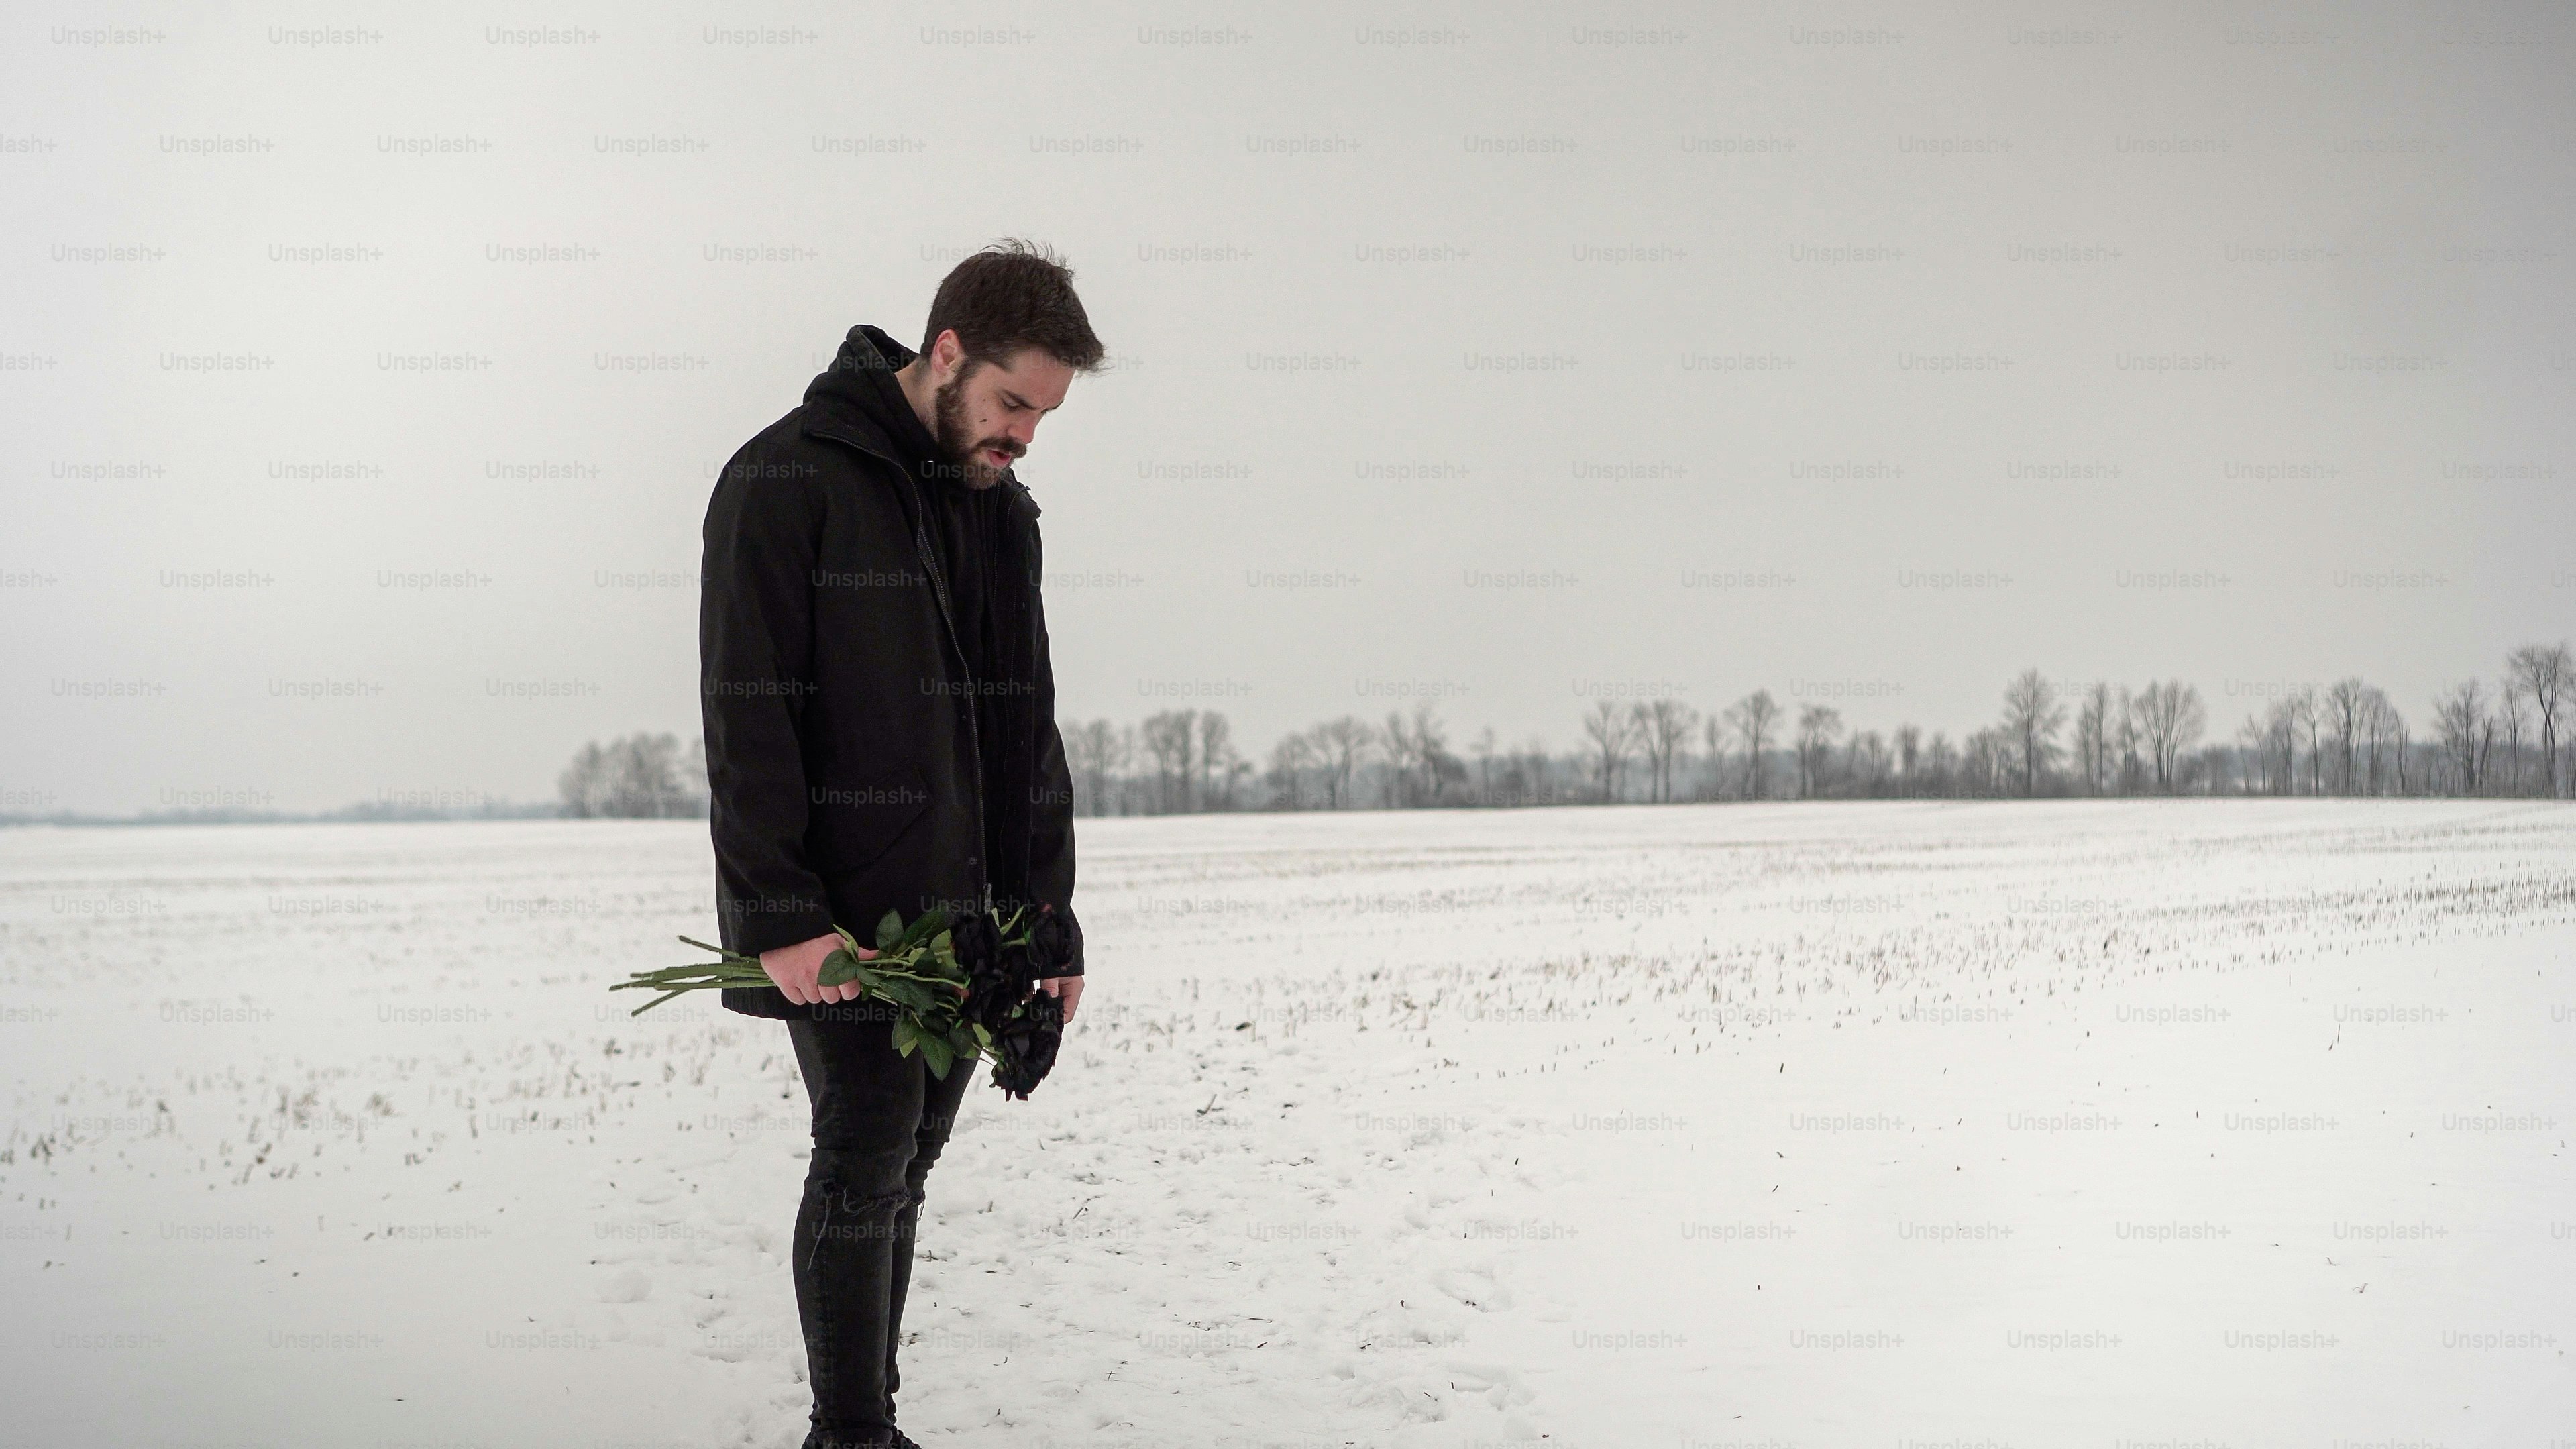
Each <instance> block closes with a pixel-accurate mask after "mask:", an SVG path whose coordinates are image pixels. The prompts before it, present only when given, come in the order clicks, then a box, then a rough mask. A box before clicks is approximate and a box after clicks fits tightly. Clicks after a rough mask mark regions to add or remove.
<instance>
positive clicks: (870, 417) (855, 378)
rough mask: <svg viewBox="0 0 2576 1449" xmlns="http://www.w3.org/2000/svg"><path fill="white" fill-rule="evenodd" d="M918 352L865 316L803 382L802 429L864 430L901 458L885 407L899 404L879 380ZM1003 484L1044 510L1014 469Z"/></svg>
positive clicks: (1027, 506) (882, 449)
mask: <svg viewBox="0 0 2576 1449" xmlns="http://www.w3.org/2000/svg"><path fill="white" fill-rule="evenodd" d="M919 355H920V354H918V353H916V352H914V351H913V350H912V349H911V348H909V347H906V346H904V345H903V344H902V343H900V342H897V341H896V340H894V338H892V337H890V336H888V335H887V334H886V331H885V329H884V328H882V327H876V326H872V325H870V324H868V323H865V322H862V323H860V324H859V325H858V326H856V327H853V328H851V329H850V332H849V335H848V336H846V337H844V338H842V339H841V349H840V351H838V352H836V353H834V354H833V356H832V365H831V366H830V367H828V368H825V369H824V370H823V371H821V372H818V373H816V374H814V380H813V381H812V382H809V383H807V384H805V413H806V417H805V423H804V431H806V432H807V433H812V432H814V431H816V429H817V425H818V424H828V425H829V427H830V429H831V430H832V431H836V432H842V433H849V432H856V433H859V434H861V435H862V436H863V437H864V439H865V441H866V443H867V445H868V446H869V447H871V448H873V449H875V450H876V451H877V452H879V453H881V454H883V455H884V456H885V457H887V458H889V459H895V460H900V459H902V458H903V457H904V456H905V455H906V454H907V453H909V452H910V451H911V450H910V449H907V448H904V447H901V446H898V445H897V444H896V442H895V441H894V436H893V429H894V428H895V427H897V426H900V423H899V421H898V420H897V419H894V418H891V417H888V416H887V412H886V410H887V409H888V408H889V407H891V406H895V405H896V404H893V403H890V402H889V401H888V400H887V398H886V394H885V392H884V391H883V390H882V389H881V388H879V386H878V385H877V380H878V377H879V376H882V377H883V378H884V379H885V381H887V382H888V383H892V382H893V378H894V374H895V373H896V372H897V371H899V370H900V369H902V368H903V367H905V366H907V365H909V364H910V363H911V361H912V360H913V358H915V357H917V356H919ZM903 406H907V407H908V406H909V405H908V404H904V405H903ZM913 421H914V422H915V423H918V422H919V421H920V417H919V416H918V415H917V414H916V415H914V417H913ZM957 486H963V485H962V484H959V485H957ZM999 486H1000V487H1002V488H1003V489H1005V490H1007V491H1008V492H1009V493H1010V494H1011V495H1012V496H1013V498H1014V499H1015V502H1016V506H1017V507H1018V508H1020V509H1022V510H1024V511H1026V512H1027V514H1028V515H1029V516H1030V517H1032V518H1034V517H1036V516H1037V515H1038V514H1039V513H1041V512H1043V511H1044V510H1042V509H1040V508H1039V507H1038V503H1037V500H1036V499H1035V498H1033V497H1031V496H1029V490H1028V486H1027V485H1026V484H1024V483H1022V482H1021V481H1020V477H1019V474H1018V472H1017V471H1016V470H1013V469H1009V468H1005V469H1003V470H1002V481H1001V483H1000V485H999Z"/></svg>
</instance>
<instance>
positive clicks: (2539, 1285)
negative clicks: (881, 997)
mask: <svg viewBox="0 0 2576 1449" xmlns="http://www.w3.org/2000/svg"><path fill="white" fill-rule="evenodd" d="M1081 841H1082V848H1083V852H1084V867H1083V885H1082V888H1081V891H1080V893H1079V895H1078V898H1077V906H1078V907H1079V909H1080V910H1081V912H1082V915H1083V920H1084V924H1085V931H1086V935H1087V936H1088V938H1089V940H1090V946H1091V968H1090V969H1091V980H1090V984H1089V994H1088V995H1087V996H1086V997H1085V999H1084V1002H1083V1005H1082V1011H1081V1016H1080V1019H1079V1020H1078V1021H1077V1022H1076V1023H1075V1026H1074V1028H1073V1031H1072V1034H1071V1036H1070V1038H1069V1040H1068V1042H1067V1046H1066V1051H1065V1057H1064V1060H1063V1061H1062V1063H1061V1064H1060V1065H1059V1066H1058V1067H1057V1069H1056V1073H1055V1075H1054V1077H1053V1078H1052V1079H1051V1080H1049V1081H1048V1083H1047V1084H1046V1085H1045V1086H1044V1087H1043V1088H1041V1089H1040V1091H1039V1093H1038V1095H1037V1097H1036V1099H1035V1100H1033V1101H1031V1102H1027V1103H1010V1102H1005V1101H1004V1100H1003V1099H1002V1098H1001V1095H1000V1094H999V1093H998V1092H997V1091H995V1090H993V1089H992V1088H991V1087H990V1086H989V1085H984V1084H980V1083H979V1084H978V1085H977V1086H976V1087H975V1088H974V1089H973V1090H972V1091H971V1092H970V1093H969V1096H968V1099H967V1100H968V1103H969V1106H968V1109H967V1115H966V1118H965V1120H964V1121H963V1122H962V1123H961V1125H960V1128H959V1131H958V1134H957V1137H956V1140H955V1141H954V1142H953V1144H952V1145H951V1147H950V1148H949V1150H948V1153H947V1155H946V1156H945V1157H944V1158H943V1159H942V1161H941V1164H940V1166H939V1168H938V1170H937V1171H936V1172H935V1173H934V1174H933V1175H932V1177H931V1180H930V1202H929V1208H928V1215H927V1217H926V1218H925V1220H924V1225H923V1249H924V1255H925V1258H926V1261H924V1262H923V1263H922V1264H921V1265H920V1266H919V1267H918V1269H917V1270H916V1275H915V1280H914V1281H915V1288H914V1293H913V1307H912V1309H911V1312H910V1314H909V1315H908V1321H907V1328H908V1329H909V1330H910V1331H911V1333H912V1336H913V1337H912V1342H911V1344H910V1347H909V1348H908V1349H907V1350H906V1351H905V1360H904V1362H905V1373H904V1383H905V1391H904V1393H903V1395H902V1397H901V1405H902V1412H903V1420H904V1423H905V1425H906V1427H907V1428H908V1429H910V1430H911V1432H912V1433H913V1434H915V1435H916V1436H917V1437H918V1438H920V1439H921V1440H922V1442H923V1443H924V1445H925V1446H931V1449H936V1446H938V1445H942V1444H951V1445H958V1446H1032V1449H1034V1446H1057V1449H1082V1446H1088V1449H1112V1446H1171V1449H1184V1446H1187V1449H1206V1446H1232V1449H1252V1446H1266V1445H1280V1446H1311V1449H1321V1446H1338V1445H1353V1444H1356V1445H1377V1446H1390V1449H1393V1446H1432V1445H1439V1446H1459V1449H1464V1446H1503V1445H1518V1444H1523V1443H1529V1444H1537V1443H1542V1442H1543V1443H1544V1444H1546V1445H1549V1446H1577V1449H1624V1446H1655V1445H1665V1446H1680V1449H1718V1446H1752V1445H1780V1444H1789V1443H1795V1444H1800V1445H1820V1446H1840V1445H1887V1444H1908V1443H1922V1444H1930V1445H1938V1444H1948V1443H1962V1444H2014V1445H2024V1446H2037V1445H2078V1444H2097V1445H2113V1444H2118V1443H2120V1442H2122V1441H2126V1442H2127V1443H2129V1444H2132V1445H2154V1444H2166V1443H2200V1442H2217V1443H2225V1444H2230V1445H2235V1446H2258V1445H2290V1444H2301V1445H2317V1446H2321V1449H2322V1446H2327V1445H2331V1444H2334V1443H2336V1442H2337V1441H2346V1442H2351V1443H2362V1444H2396V1443H2404V1444H2419V1443H2420V1444H2440V1445H2444V1446H2453V1449H2460V1446H2479V1445H2496V1446H2503V1445H2515V1446H2530V1449H2544V1446H2552V1445H2558V1446H2563V1445H2566V1444H2569V1443H2576V1172H2571V1170H2570V1158H2569V1153H2568V1148H2567V1141H2568V1138H2569V1136H2570V1133H2571V1119H2576V1065H2571V1063H2576V810H2570V809H2568V808H2566V807H2553V806H2547V805H2525V804H2506V803H2493V802H2438V803H2437V802H2410V803H2392V802H2363V803H2337V802H2283V801H2264V802H2246V801H2219V802H2209V801H2202V802H2170V803H2155V802H2131V803H2112V804H2096V803H2037V804H1975V805H1955V804H1934V803H1924V804H1884V805H1824V806H1789V805H1778V806H1750V807H1747V806H1726V807H1668V808H1661V809H1646V808H1618V809H1599V810H1552V811H1530V812H1507V813H1494V814H1465V813H1457V814H1450V813H1403V814H1352V815H1339V816H1320V815H1310V816H1247V817H1235V818H1223V817H1198V818H1180V819H1164V820H1150V821H1147V820H1116V821H1086V822H1084V823H1083V825H1082V834H1081ZM712 910H713V906H712V899H711V884H710V876H709V863H708V855H707V850H706V844H705V836H704V830H703V827H702V826H700V825H696V824H661V823H652V824H610V823H578V822H564V823H556V822H542V823H509V824H489V825H482V824H475V825H417V826H356V825H339V826H309V827H308V826H285V827H226V828H207V829H175V828H172V829H139V830H64V831H58V830H18V831H10V832H0V988H5V991H0V1082H5V1089H6V1101H5V1115H6V1121H7V1136H6V1140H5V1143H0V1149H5V1151H0V1280H5V1283H6V1303H7V1311H6V1313H5V1314H0V1388H4V1389H5V1392H0V1443H8V1444H27V1445H83V1446H88V1445H111V1444H112V1445H135V1446H140V1445H181V1444H187V1445H218V1444H221V1445H253V1444H273V1445H307V1444H317V1445H318V1444H331V1445H369V1446H383V1449H394V1446H403V1445H410V1446H428V1445H442V1446H463V1445H499V1446H518V1445H527V1446H630V1449H631V1446H647V1445H653V1446H674V1449H676V1446H681V1445H688V1446H707V1445H762V1446H789V1445H793V1444H795V1443H796V1442H797V1440H798V1437H799V1436H800V1434H801V1431H802V1427H803V1413H804V1407H805V1398H804V1388H803V1385H802V1383H801V1381H800V1380H801V1374H802V1366H803V1359H802V1347H801V1344H800V1342H799V1340H798V1337H797V1326H796V1317H795V1309H794V1304H793V1300H792V1297H791V1294H790V1288H789V1282H788V1274H787V1269H786V1264H785V1262H784V1259H783V1257H782V1256H781V1254H782V1247H783V1244H784V1243H785V1240H786V1238H787V1235H788V1231H789V1228H790V1225H791V1223H792V1221H793V1217H794V1212H795V1205H796V1197H797V1185H798V1183H799V1181H800V1179H801V1177H802V1174H803V1170H804V1164H803V1155H804V1146H805V1142H804V1133H805V1126H806V1123H805V1116H804V1112H805V1104H804V1098H803V1094H802V1091H801V1089H800V1088H799V1086H798V1084H797V1082H796V1078H795V1070H794V1065H793V1060H792V1058H791V1057H790V1055H789V1054H788V1053H787V1051H786V1042H785V1033H784V1031H783V1029H782V1028H780V1027H779V1026H777V1025H776V1024H774V1023H765V1022H756V1021H750V1020H746V1019H742V1018H738V1017H733V1016H729V1015H726V1014H725V1013H723V1012H721V1011H720V1010H718V1009H717V1008H716V1007H715V1006H714V1005H713V1004H712V1003H711V1002H709V1001H706V1000H704V999H697V1000H683V1001H680V1002H675V1003H673V1004H671V1005H669V1006H665V1007H662V1008H660V1009H658V1010H657V1011H655V1012H653V1013H652V1014H650V1015H648V1016H645V1017H643V1018H641V1019H633V1020H630V1019H628V1017H627V1016H626V1015H625V1013H626V1010H627V1008H629V1007H631V1006H632V1005H634V1004H635V1001H636V998H635V996H634V995H633V994H632V993H619V994H617V995H615V996H611V995H609V994H608V993H607V992H606V991H605V990H604V989H603V988H604V987H605V986H606V985H607V984H608V983H609V982H610V981H611V980H613V979H616V978H617V977H618V976H619V975H621V974H622V973H623V972H625V971H626V970H629V969H633V968H634V967H637V966H642V965H660V964H666V963H669V962H672V961H676V960H682V959H688V958H689V957H690V956H692V955H693V954H694V953H691V952H688V951H687V950H685V949H684V948H681V947H679V946H678V945H677V943H675V942H674V941H673V940H672V939H671V938H672V937H673V935H675V934H677V933H680V932H684V931H685V932H687V933H689V934H691V935H698V936H705V935H707V934H709V933H710V932H711V930H712V926H713V920H712ZM1542 1436H1544V1437H1543V1438H1542Z"/></svg>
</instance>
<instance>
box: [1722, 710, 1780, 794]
mask: <svg viewBox="0 0 2576 1449" xmlns="http://www.w3.org/2000/svg"><path fill="white" fill-rule="evenodd" d="M1726 718H1727V722H1728V723H1729V724H1731V725H1733V726H1734V727H1735V734H1736V738H1738V739H1740V740H1742V741H1744V798H1746V799H1748V800H1759V799H1761V798H1762V751H1763V748H1764V747H1765V746H1766V745H1767V744H1769V742H1770V739H1771V727H1772V726H1773V725H1775V724H1777V723H1778V722H1779V719H1780V705H1779V703H1778V701H1776V700H1774V699H1772V698H1771V691H1769V690H1767V689H1757V690H1755V691H1753V692H1752V693H1751V694H1748V695H1746V696H1744V697H1743V698H1742V699H1739V700H1737V701H1736V702H1735V703H1734V704H1733V705H1732V706H1730V707H1729V708H1728V709H1727V711H1726Z"/></svg>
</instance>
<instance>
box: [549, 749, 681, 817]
mask: <svg viewBox="0 0 2576 1449" xmlns="http://www.w3.org/2000/svg"><path fill="white" fill-rule="evenodd" d="M701 776H702V777H703V772H701ZM555 788H556V792H557V794H558V796H559V798H560V799H561V801H562V810H563V813H564V814H566V815H570V816H575V817H585V818H603V817H604V818H613V819H624V820H664V819H671V818H674V817H678V816H683V815H692V814H695V813H697V811H698V809H699V807H700V802H701V799H702V797H701V796H700V795H699V794H698V793H697V792H696V791H695V790H694V789H693V788H692V787H691V786H690V785H689V784H687V783H685V782H684V781H683V779H682V777H681V773H680V739H679V736H677V735H673V734H651V733H637V734H632V735H627V736H625V737H623V738H620V739H614V740H610V741H609V742H608V743H607V745H605V746H602V745H601V744H600V743H599V742H598V741H596V740H593V741H591V742H589V743H587V744H585V745H583V746H582V747H581V749H580V750H579V751H577V752H576V753H575V754H574V755H573V757H572V762H571V763H569V764H567V765H565V766H564V768H563V773H562V774H560V775H558V776H556V778H555Z"/></svg>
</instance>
